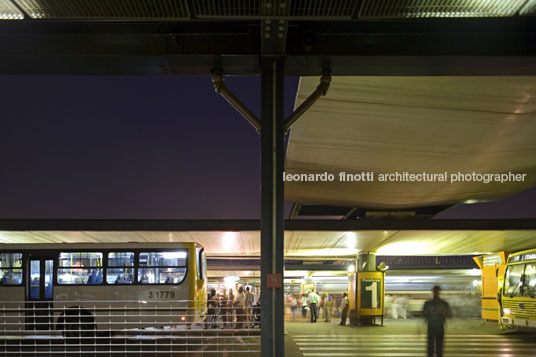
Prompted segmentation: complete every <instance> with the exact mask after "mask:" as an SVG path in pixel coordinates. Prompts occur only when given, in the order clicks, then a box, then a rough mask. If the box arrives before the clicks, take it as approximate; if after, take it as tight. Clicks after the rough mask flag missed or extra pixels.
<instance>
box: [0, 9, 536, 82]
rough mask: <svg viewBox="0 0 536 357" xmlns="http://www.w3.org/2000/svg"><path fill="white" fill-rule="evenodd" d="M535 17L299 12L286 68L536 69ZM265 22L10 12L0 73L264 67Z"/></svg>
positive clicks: (387, 71)
mask: <svg viewBox="0 0 536 357" xmlns="http://www.w3.org/2000/svg"><path fill="white" fill-rule="evenodd" d="M533 20H534V18H506V19H440V20H432V19H430V20H408V21H348V22H291V23H290V24H289V25H288V34H287V35H288V38H287V43H286V47H285V55H286V58H287V61H286V65H285V74H286V75H289V76H303V75H311V76H319V75H322V69H323V68H327V67H329V68H331V70H332V74H333V75H335V76H341V75H412V76H421V75H535V74H536V21H533ZM261 44H262V38H261V29H260V23H259V22H251V21H250V22H248V21H227V22H222V21H188V22H183V23H166V22H162V23H128V22H124V23H117V22H116V23H113V22H102V23H101V22H99V23H80V22H49V21H46V22H45V21H29V22H28V21H22V22H18V21H0V47H1V48H2V52H1V54H0V74H77V75H93V74H105V75H108V74H130V75H138V74H151V75H154V74H161V75H210V70H211V69H212V68H214V67H217V66H219V67H220V68H223V70H224V71H225V74H231V75H251V74H258V73H259V57H260V56H261V55H262V53H261V47H262V46H261Z"/></svg>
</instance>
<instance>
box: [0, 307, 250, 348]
mask: <svg viewBox="0 0 536 357" xmlns="http://www.w3.org/2000/svg"><path fill="white" fill-rule="evenodd" d="M196 304H197V303H196V302H194V301H186V300H167V301H61V302H58V301H54V302H50V301H28V302H13V301H9V302H1V301H0V355H41V354H43V355H46V356H74V355H79V354H82V353H84V354H87V353H90V354H94V355H122V356H125V355H128V356H131V355H139V356H141V355H148V356H151V355H155V354H158V355H159V356H160V355H161V354H162V355H168V356H174V355H205V354H206V355H223V356H231V355H232V356H235V355H243V356H255V355H260V307H257V306H252V307H248V308H244V307H241V306H236V305H234V306H227V304H222V306H217V307H209V309H208V310H207V309H206V307H200V306H198V305H196ZM231 305H233V304H231Z"/></svg>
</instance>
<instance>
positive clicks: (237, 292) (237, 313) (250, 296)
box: [204, 286, 261, 329]
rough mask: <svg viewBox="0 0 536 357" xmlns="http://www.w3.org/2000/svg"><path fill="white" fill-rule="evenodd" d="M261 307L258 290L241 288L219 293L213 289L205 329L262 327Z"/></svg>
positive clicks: (209, 298)
mask: <svg viewBox="0 0 536 357" xmlns="http://www.w3.org/2000/svg"><path fill="white" fill-rule="evenodd" d="M260 306H261V301H260V294H259V291H258V289H252V288H250V287H249V286H246V287H243V286H240V287H239V288H238V289H232V288H231V289H223V290H221V291H220V292H219V293H218V292H217V291H216V289H214V288H212V289H210V292H209V294H208V299H207V307H208V309H207V317H206V319H205V321H204V328H205V329H208V328H213V329H214V328H222V329H225V328H228V329H230V328H236V329H243V328H254V327H260Z"/></svg>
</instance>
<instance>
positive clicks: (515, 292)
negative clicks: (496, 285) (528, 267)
mask: <svg viewBox="0 0 536 357" xmlns="http://www.w3.org/2000/svg"><path fill="white" fill-rule="evenodd" d="M523 268H525V265H524V264H517V265H510V266H509V267H508V268H506V277H505V279H504V295H505V296H509V297H514V296H521V285H522V282H521V276H522V275H523Z"/></svg>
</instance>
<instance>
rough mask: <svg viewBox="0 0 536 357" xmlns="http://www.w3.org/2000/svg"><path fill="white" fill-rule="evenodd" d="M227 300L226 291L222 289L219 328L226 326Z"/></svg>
mask: <svg viewBox="0 0 536 357" xmlns="http://www.w3.org/2000/svg"><path fill="white" fill-rule="evenodd" d="M227 300H229V297H228V295H227V290H225V289H223V295H222V297H221V299H220V304H219V305H220V317H221V328H225V327H226V326H227Z"/></svg>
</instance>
